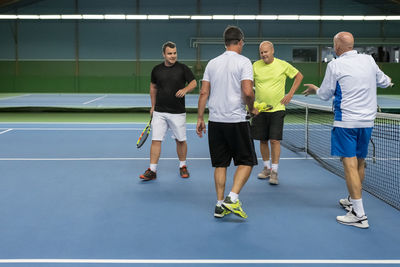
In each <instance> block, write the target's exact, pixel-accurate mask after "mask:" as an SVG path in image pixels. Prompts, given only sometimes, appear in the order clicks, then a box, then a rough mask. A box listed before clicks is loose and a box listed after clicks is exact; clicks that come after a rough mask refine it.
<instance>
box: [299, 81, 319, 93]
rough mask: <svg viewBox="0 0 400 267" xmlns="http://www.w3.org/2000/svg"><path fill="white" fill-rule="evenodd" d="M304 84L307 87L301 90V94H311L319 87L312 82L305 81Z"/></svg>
mask: <svg viewBox="0 0 400 267" xmlns="http://www.w3.org/2000/svg"><path fill="white" fill-rule="evenodd" d="M304 86H306V87H307V89H306V90H304V91H303V93H302V94H303V95H305V96H308V95H313V94H316V93H317V90H318V89H319V88H318V87H317V86H315V85H314V84H310V83H306V84H304Z"/></svg>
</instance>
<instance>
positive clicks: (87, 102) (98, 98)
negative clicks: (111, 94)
mask: <svg viewBox="0 0 400 267" xmlns="http://www.w3.org/2000/svg"><path fill="white" fill-rule="evenodd" d="M105 97H107V95H103V96H100V97H97V98H95V99H92V100H90V101H86V102H85V103H83V104H84V105H86V104H90V103H92V102H94V101H97V100H100V99H103V98H105Z"/></svg>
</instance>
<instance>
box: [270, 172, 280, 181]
mask: <svg viewBox="0 0 400 267" xmlns="http://www.w3.org/2000/svg"><path fill="white" fill-rule="evenodd" d="M269 184H271V185H278V184H279V181H278V173H277V172H276V171H272V170H271V177H270V178H269Z"/></svg>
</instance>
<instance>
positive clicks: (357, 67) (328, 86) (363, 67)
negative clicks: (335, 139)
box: [317, 50, 391, 128]
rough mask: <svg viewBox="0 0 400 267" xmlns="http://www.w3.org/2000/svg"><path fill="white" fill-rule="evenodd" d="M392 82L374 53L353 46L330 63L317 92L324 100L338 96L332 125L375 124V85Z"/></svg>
mask: <svg viewBox="0 0 400 267" xmlns="http://www.w3.org/2000/svg"><path fill="white" fill-rule="evenodd" d="M390 83H391V80H390V78H389V77H388V76H387V75H385V74H384V73H383V72H382V71H381V70H380V69H379V67H378V65H376V63H375V60H374V59H373V58H372V57H371V56H369V55H363V54H357V51H356V50H352V51H348V52H346V53H343V54H342V55H341V56H340V57H339V58H337V59H336V60H333V61H331V62H330V63H329V64H328V66H327V69H326V73H325V77H324V80H323V81H322V84H321V87H320V88H319V89H318V90H317V95H318V96H319V97H320V98H321V99H322V100H329V99H330V98H331V97H332V96H334V97H335V98H334V100H333V106H334V115H335V116H334V123H333V126H335V127H342V128H365V127H373V126H374V119H375V116H376V110H377V101H376V87H377V86H378V87H382V88H386V87H388V86H389V85H390Z"/></svg>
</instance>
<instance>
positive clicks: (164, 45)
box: [162, 41, 176, 54]
mask: <svg viewBox="0 0 400 267" xmlns="http://www.w3.org/2000/svg"><path fill="white" fill-rule="evenodd" d="M167 47H169V48H175V47H176V44H175V43H173V42H171V41H168V42H166V43H164V44H163V46H162V52H163V54H165V49H166V48H167Z"/></svg>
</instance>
